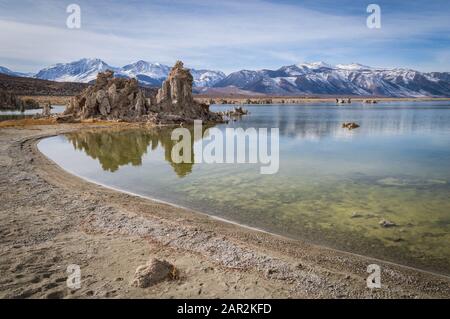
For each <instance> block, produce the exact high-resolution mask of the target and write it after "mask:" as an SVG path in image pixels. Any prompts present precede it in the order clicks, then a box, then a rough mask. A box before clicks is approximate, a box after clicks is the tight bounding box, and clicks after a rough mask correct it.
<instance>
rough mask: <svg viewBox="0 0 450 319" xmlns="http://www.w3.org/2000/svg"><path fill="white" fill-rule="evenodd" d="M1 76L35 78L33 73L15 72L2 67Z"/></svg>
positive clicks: (0, 69) (0, 68)
mask: <svg viewBox="0 0 450 319" xmlns="http://www.w3.org/2000/svg"><path fill="white" fill-rule="evenodd" d="M0 74H6V75H10V76H19V77H25V78H27V77H32V76H33V74H32V73H22V72H14V71H11V70H10V69H8V68H6V67H4V66H0Z"/></svg>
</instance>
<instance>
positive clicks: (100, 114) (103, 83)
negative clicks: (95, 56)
mask: <svg viewBox="0 0 450 319" xmlns="http://www.w3.org/2000/svg"><path fill="white" fill-rule="evenodd" d="M192 83H193V78H192V75H191V73H190V72H189V70H188V69H185V68H184V67H183V62H181V61H178V62H177V63H176V64H175V66H174V67H173V69H172V71H171V72H170V74H169V77H168V78H167V80H166V81H164V83H163V85H162V88H161V89H160V90H159V91H158V94H157V95H156V98H155V97H153V98H146V97H145V95H144V93H143V91H142V90H141V89H140V88H139V85H138V81H137V80H136V79H123V78H114V72H112V71H106V72H104V73H99V74H98V75H97V80H96V82H95V84H94V85H92V86H89V87H88V88H87V89H85V90H84V91H83V92H82V93H81V94H80V95H78V96H76V97H74V98H72V99H71V101H70V104H69V105H68V106H67V108H66V111H65V112H64V115H63V116H62V117H61V118H60V120H61V121H66V120H67V119H68V118H71V119H88V118H101V119H106V120H119V119H120V120H125V121H146V122H148V121H152V122H155V123H162V124H172V123H192V122H193V121H194V120H197V119H198V120H202V121H204V122H210V123H211V122H214V123H217V122H223V119H222V116H221V115H219V114H216V113H213V112H210V111H209V106H208V105H206V104H200V103H198V102H196V101H194V98H193V96H192Z"/></svg>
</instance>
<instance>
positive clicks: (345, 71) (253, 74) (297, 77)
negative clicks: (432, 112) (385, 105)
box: [215, 62, 450, 97]
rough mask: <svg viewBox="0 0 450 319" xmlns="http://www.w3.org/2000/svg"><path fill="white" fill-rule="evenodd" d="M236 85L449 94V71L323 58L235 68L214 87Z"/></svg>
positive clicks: (272, 90)
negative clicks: (271, 67) (275, 67)
mask: <svg viewBox="0 0 450 319" xmlns="http://www.w3.org/2000/svg"><path fill="white" fill-rule="evenodd" d="M230 85H231V86H236V87H237V88H239V89H242V90H249V91H254V92H258V93H266V94H280V95H285V94H328V95H368V96H369V95H382V96H391V97H421V96H446V97H448V96H450V73H448V72H432V73H421V72H418V71H414V70H408V69H382V68H372V67H369V66H365V65H362V64H358V63H351V64H338V65H336V66H332V65H330V64H327V63H325V62H313V63H301V64H297V65H289V66H283V67H281V68H280V69H278V70H261V71H248V70H243V71H238V72H234V73H231V74H230V75H228V76H227V77H226V78H225V79H223V80H222V81H220V82H218V83H217V84H216V85H215V87H226V86H230Z"/></svg>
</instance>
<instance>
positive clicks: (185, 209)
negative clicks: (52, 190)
mask: <svg viewBox="0 0 450 319" xmlns="http://www.w3.org/2000/svg"><path fill="white" fill-rule="evenodd" d="M58 135H59V134H58ZM58 135H49V136H44V137H40V138H39V139H37V140H36V141H35V142H34V144H33V147H34V148H35V150H36V151H37V152H39V153H41V155H42V156H44V157H45V159H46V160H47V161H49V162H51V163H52V164H53V165H55V166H57V167H58V168H59V169H60V170H62V171H64V172H67V173H68V174H70V175H73V176H74V177H77V178H79V179H81V180H84V181H86V182H87V183H90V184H94V185H97V186H99V187H103V188H106V189H109V190H111V191H114V192H119V193H123V194H126V195H130V196H132V197H137V198H141V199H144V200H149V201H152V202H156V203H159V204H163V205H168V206H172V207H174V208H176V209H181V210H184V211H188V212H190V213H194V214H199V215H202V216H204V217H206V218H211V219H213V220H217V221H219V222H223V223H227V224H231V225H235V226H237V227H242V228H245V229H247V230H250V231H254V232H260V233H264V234H266V235H270V236H275V237H279V238H280V239H283V240H292V241H300V242H302V241H304V240H302V239H298V238H291V237H289V236H287V235H282V234H278V233H275V232H271V231H269V230H265V229H263V228H259V227H254V226H250V225H247V224H243V223H240V222H237V221H234V220H231V219H227V218H225V217H220V216H216V215H212V214H209V213H207V212H203V211H200V210H196V209H193V208H189V207H186V206H183V205H179V204H176V203H173V202H169V201H165V200H161V199H158V198H155V197H151V196H148V195H141V194H138V193H134V192H131V191H127V190H123V189H120V188H117V187H114V186H109V185H107V184H103V183H100V182H96V181H94V180H93V179H90V178H87V177H83V176H81V175H78V174H76V173H75V172H72V171H70V170H67V169H64V168H62V167H61V166H59V165H58V164H57V163H55V162H54V161H53V160H52V159H51V158H49V157H47V156H46V155H45V154H43V153H42V152H41V151H40V150H39V147H38V144H39V142H40V141H42V140H43V139H46V138H49V137H54V136H58ZM305 243H306V244H307V245H311V246H314V247H317V248H321V249H329V250H331V251H333V252H337V253H340V254H348V255H350V256H355V257H359V258H367V259H371V260H373V261H377V262H381V263H385V264H390V265H393V266H397V267H402V268H406V269H410V270H413V271H418V272H423V273H426V274H429V275H433V276H437V277H442V278H444V279H450V276H449V275H446V274H443V273H439V272H435V271H432V270H427V269H422V268H419V267H414V266H408V265H405V264H402V263H399V262H395V261H389V260H384V259H381V258H377V257H373V256H368V255H363V254H358V253H356V252H351V251H345V250H341V249H337V248H332V247H327V246H325V245H321V244H316V243H311V242H305Z"/></svg>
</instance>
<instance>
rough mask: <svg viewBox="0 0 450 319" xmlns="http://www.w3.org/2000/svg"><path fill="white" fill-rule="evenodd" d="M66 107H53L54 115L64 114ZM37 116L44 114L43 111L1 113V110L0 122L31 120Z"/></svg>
mask: <svg viewBox="0 0 450 319" xmlns="http://www.w3.org/2000/svg"><path fill="white" fill-rule="evenodd" d="M65 108H66V106H65V105H53V106H52V111H51V112H52V114H56V113H62V112H64V110H65ZM36 114H42V109H33V110H25V112H20V111H1V110H0V122H1V121H9V120H20V119H25V118H31V117H33V116H34V115H36Z"/></svg>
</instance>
